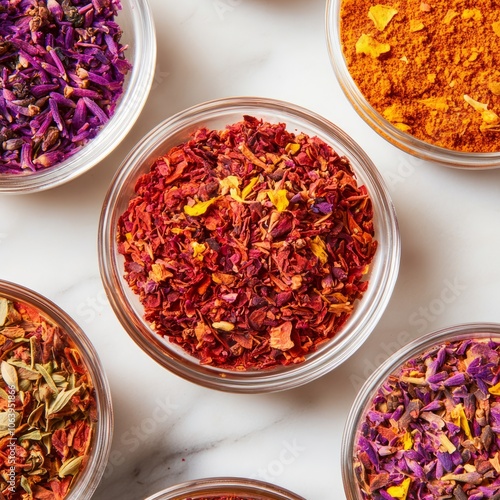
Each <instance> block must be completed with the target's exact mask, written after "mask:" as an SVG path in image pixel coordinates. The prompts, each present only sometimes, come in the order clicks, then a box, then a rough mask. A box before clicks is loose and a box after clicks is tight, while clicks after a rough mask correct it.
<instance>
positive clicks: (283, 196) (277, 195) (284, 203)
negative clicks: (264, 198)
mask: <svg viewBox="0 0 500 500" xmlns="http://www.w3.org/2000/svg"><path fill="white" fill-rule="evenodd" d="M287 194H288V192H287V190H286V189H278V190H277V191H268V192H267V195H268V196H269V199H270V200H271V203H272V204H273V205H274V206H275V207H276V209H277V210H278V212H283V211H284V210H286V209H287V207H288V205H289V203H290V202H289V201H288V198H287Z"/></svg>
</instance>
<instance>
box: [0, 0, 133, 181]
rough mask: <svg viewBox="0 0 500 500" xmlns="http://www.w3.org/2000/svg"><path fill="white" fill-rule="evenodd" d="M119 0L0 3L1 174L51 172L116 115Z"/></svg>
mask: <svg viewBox="0 0 500 500" xmlns="http://www.w3.org/2000/svg"><path fill="white" fill-rule="evenodd" d="M120 9H121V3H120V0H78V1H77V0H62V1H61V0H47V1H45V0H15V1H12V0H0V174H2V173H10V174H18V173H29V172H34V171H38V170H43V169H46V168H48V167H52V166H54V165H56V164H58V163H60V162H62V161H64V160H65V159H67V158H68V157H70V156H71V155H73V154H74V153H76V152H77V151H78V150H79V149H81V147H82V146H84V145H85V144H86V143H87V142H88V141H89V140H90V139H92V138H94V137H95V136H96V135H97V133H98V132H99V130H101V128H102V127H103V126H104V125H105V124H106V123H107V122H108V120H109V118H110V117H111V116H112V115H113V114H114V112H115V109H116V105H117V102H118V99H119V98H120V96H121V95H122V93H123V85H124V80H125V76H126V75H127V73H128V72H129V70H130V68H131V65H130V63H129V62H128V61H127V60H126V58H125V55H124V53H125V50H126V46H124V45H122V44H121V43H120V39H121V35H122V31H121V28H120V26H119V25H118V24H117V23H116V21H115V16H116V15H117V13H118V11H119V10H120Z"/></svg>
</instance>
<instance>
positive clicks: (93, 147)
mask: <svg viewBox="0 0 500 500" xmlns="http://www.w3.org/2000/svg"><path fill="white" fill-rule="evenodd" d="M120 2H121V5H122V10H121V11H119V12H118V19H119V18H120V16H123V15H124V12H125V9H126V13H127V18H128V22H129V23H131V25H133V35H132V37H133V39H132V41H133V43H134V58H133V68H132V71H131V72H130V73H129V76H128V77H127V78H128V81H126V84H125V88H124V94H123V96H122V97H121V98H120V101H119V102H118V105H117V107H116V110H115V112H114V114H113V116H111V118H110V120H109V121H108V123H107V124H106V125H105V126H104V127H103V128H102V130H100V131H99V133H98V134H97V136H96V137H94V139H92V140H91V141H89V142H88V143H87V144H85V146H83V148H82V149H81V150H80V151H78V152H76V153H75V154H74V155H73V156H71V157H69V158H68V159H66V160H64V161H63V162H61V163H59V164H58V165H54V166H53V167H50V168H48V169H46V170H40V171H37V172H33V173H28V174H1V175H0V193H4V194H27V193H35V192H39V191H44V190H47V189H51V188H54V187H56V186H59V185H62V184H65V183H66V182H69V181H71V180H72V179H75V178H77V177H79V176H80V175H82V174H84V173H85V172H87V171H88V170H90V169H91V168H93V167H94V166H96V165H97V164H98V163H99V162H100V161H102V160H103V159H104V158H105V157H106V156H108V155H109V154H110V153H111V152H112V151H113V150H114V149H115V148H116V147H117V146H118V144H119V143H120V142H121V141H122V140H123V139H124V138H125V136H126V135H127V134H128V132H129V131H130V129H131V128H132V126H133V125H134V123H135V122H136V120H137V118H138V117H139V115H140V113H141V111H142V109H143V108H144V105H145V103H146V100H147V98H148V95H149V91H150V89H151V85H152V83H153V78H154V72H155V69H156V52H157V46H156V33H155V25H154V21H153V14H152V11H151V7H150V5H149V0H120ZM125 35H126V34H124V37H125ZM128 36H130V35H128ZM129 45H130V44H129ZM138 55H139V57H138Z"/></svg>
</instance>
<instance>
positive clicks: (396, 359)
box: [341, 323, 500, 500]
mask: <svg viewBox="0 0 500 500" xmlns="http://www.w3.org/2000/svg"><path fill="white" fill-rule="evenodd" d="M490 339H491V340H494V341H495V342H497V343H499V342H500V324H496V323H467V324H461V325H457V326H452V327H448V328H444V329H442V330H438V331H436V332H431V333H428V334H426V335H424V336H422V337H421V338H419V339H416V340H414V341H412V342H410V343H409V344H407V345H406V346H405V347H403V348H401V349H400V350H399V351H397V352H396V353H394V354H393V355H392V356H391V357H390V358H389V359H387V360H386V361H385V362H384V363H383V364H382V365H380V366H379V367H378V368H377V370H375V372H374V373H373V374H372V375H371V376H370V377H369V378H368V379H367V380H366V382H365V383H364V385H363V387H362V388H361V390H360V392H359V393H358V395H357V397H356V399H355V401H354V403H353V405H352V407H351V410H350V412H349V415H348V417H347V421H346V425H345V428H344V433H343V438H342V445H341V450H342V451H341V453H342V456H341V465H342V479H343V483H344V491H345V494H346V497H347V499H348V500H363V499H368V498H372V496H368V495H365V494H364V493H362V491H361V487H360V482H362V481H358V477H359V476H360V475H362V474H361V473H360V472H359V468H358V467H357V466H356V465H355V463H356V461H357V458H356V457H358V455H357V454H356V451H357V449H358V443H359V441H360V436H362V431H361V429H363V430H365V429H366V430H367V429H368V428H372V429H373V427H375V426H376V425H377V424H372V423H371V422H372V420H373V418H375V417H373V414H372V415H371V417H370V418H371V419H372V420H370V421H368V417H367V416H368V414H369V413H368V412H369V411H370V409H371V408H372V403H373V402H376V403H377V404H378V405H380V404H383V402H384V400H385V398H386V397H387V399H388V400H389V398H390V397H391V395H393V394H394V393H397V392H398V391H399V389H395V388H394V381H398V383H400V384H401V383H403V384H404V383H406V382H407V380H406V379H404V380H403V375H402V374H401V369H402V367H404V366H405V365H406V366H405V371H406V370H407V367H408V365H407V363H409V362H410V360H413V359H414V358H417V359H420V358H419V356H420V355H421V354H425V353H429V352H431V353H432V355H433V356H434V358H433V359H436V358H437V357H438V356H440V354H439V355H438V354H437V353H438V352H439V350H440V348H441V346H443V345H444V344H447V345H450V343H454V342H462V341H467V340H472V341H474V340H478V341H480V342H487V341H488V340H490ZM464 351H467V350H466V349H464ZM441 354H442V353H441ZM459 355H460V356H461V353H460V352H459ZM454 358H455V356H450V359H454ZM450 365H451V366H452V363H448V362H446V363H444V364H441V367H437V368H435V367H434V368H433V365H432V364H431V366H429V362H427V363H426V366H427V367H429V369H430V370H432V372H428V373H427V374H426V376H425V378H426V379H427V377H429V380H430V381H431V382H432V383H435V384H437V386H434V387H433V391H435V392H434V394H435V393H436V392H438V391H439V390H441V391H443V392H444V393H445V394H447V395H448V402H451V401H452V400H453V401H454V403H453V405H456V406H457V407H458V406H459V403H458V399H455V398H460V397H461V396H460V394H459V393H458V392H454V390H455V389H457V390H460V388H461V386H460V385H459V384H460V381H455V382H453V383H452V382H451V381H450V382H449V383H448V379H446V378H444V377H443V378H440V374H441V371H443V372H444V368H442V367H443V366H450ZM409 366H410V369H411V368H412V367H413V366H414V365H413V364H411V365H409ZM467 366H470V365H467ZM496 366H498V365H496ZM417 371H418V370H417ZM436 371H437V372H438V373H437V375H434V373H435V372H436ZM471 373H472V371H471ZM410 376H414V377H417V374H416V373H414V372H412V373H411V374H410ZM432 376H434V378H433V379H430V377H432ZM459 376H460V375H459ZM389 377H391V379H390V380H391V382H390V383H389ZM417 378H418V377H417ZM450 378H451V377H450ZM497 378H499V376H498V375H497ZM440 383H442V384H445V385H443V387H444V388H445V389H442V388H441V389H439V387H441V386H439V384H440ZM412 386H413V387H416V382H414V381H413V382H412ZM420 386H422V387H425V386H423V385H422V384H419V387H420ZM438 386H439V387H438ZM400 387H401V386H400ZM408 387H409V386H408ZM464 387H465V386H464ZM422 390H423V389H422ZM446 390H448V392H446ZM381 394H383V396H381ZM475 394H476V395H478V392H476V393H475ZM403 398H406V399H405V401H406V402H405V403H404V404H403V405H402V408H400V411H399V410H398V414H399V415H400V418H402V417H401V413H402V412H404V411H406V409H408V401H410V400H412V399H413V398H417V399H418V397H417V396H415V394H413V396H409V393H408V392H407V389H405V388H404V386H403V389H401V396H399V395H397V396H396V398H395V399H397V401H401V400H402V399H403ZM498 399H499V398H498V397H497V400H498ZM430 401H431V402H432V401H434V400H433V399H432V396H431V398H430ZM426 403H427V402H426V401H424V403H423V404H425V405H426V406H421V407H420V408H421V410H420V409H419V413H418V415H419V416H418V417H416V418H415V419H414V420H413V422H414V423H415V425H414V427H415V428H416V427H420V426H421V425H422V422H423V421H424V420H425V421H426V422H429V423H428V424H425V425H428V430H429V432H432V433H434V432H437V433H439V431H438V430H436V428H435V427H433V425H435V424H436V421H437V420H438V419H437V416H439V415H440V411H441V409H442V407H441V408H437V407H434V408H432V407H431V406H429V405H428V404H426ZM450 404H451V403H450ZM464 404H465V403H464ZM397 405H400V402H398V403H394V404H392V408H390V409H389V410H387V411H388V413H387V415H388V416H389V415H391V416H392V415H394V413H391V412H392V411H393V409H394V407H396V406H397ZM433 405H436V406H437V404H436V403H433ZM462 406H464V405H462ZM499 407H500V403H499ZM384 409H385V407H381V406H378V410H379V411H380V414H384ZM420 411H421V413H420ZM423 413H426V416H425V418H424V417H420V415H421V414H423ZM430 413H432V415H430V416H429V415H427V414H430ZM457 415H458V416H457ZM457 415H456V416H457V418H459V419H460V422H459V421H455V424H456V425H457V426H458V427H459V430H460V428H462V429H463V430H464V434H465V428H466V424H465V423H464V422H463V421H462V420H461V419H462V417H460V416H459V415H460V414H457ZM384 418H385V417H384ZM463 418H469V417H466V415H465V413H464V414H463ZM499 418H500V416H499ZM443 419H444V420H445V421H446V422H447V423H446V424H445V425H446V427H441V426H439V427H440V428H443V429H451V430H452V429H453V428H452V427H451V424H450V423H448V420H447V419H446V418H444V417H443ZM391 422H392V423H391V427H392V428H394V429H398V427H399V423H398V422H399V419H398V418H396V417H395V416H394V419H393V420H392V421H391ZM413 422H412V424H413ZM433 422H434V423H433ZM468 422H469V424H467V429H468V430H469V432H473V433H475V432H476V431H475V430H474V424H473V422H472V420H471V419H470V418H469V420H468ZM492 426H493V424H492ZM403 429H404V426H403ZM407 429H410V427H409V426H408V427H407ZM411 429H412V431H411V432H410V431H409V430H407V432H410V434H411V433H412V432H415V430H414V428H413V427H412V428H411ZM451 430H450V432H451ZM455 430H456V429H455ZM384 433H385V431H384ZM384 433H379V432H378V431H377V435H378V436H380V435H381V434H384ZM405 437H406V434H405ZM366 439H367V440H368V441H370V442H371V443H376V444H374V447H375V448H376V447H378V446H379V443H380V444H383V443H381V439H379V437H374V436H371V439H368V438H366ZM398 439H399V438H398ZM451 439H454V438H453V437H452V438H451ZM417 440H419V441H417ZM496 440H497V442H498V434H497V438H496ZM422 442H423V439H422V440H420V438H417V436H416V435H415V436H413V437H411V441H409V442H408V443H405V441H404V440H402V441H396V440H393V439H392V438H389V443H390V446H391V447H392V453H389V451H387V455H384V456H388V457H389V456H390V457H399V458H401V456H400V455H398V454H399V453H404V451H402V448H403V449H404V450H409V453H411V455H410V454H409V455H408V457H411V460H416V461H417V462H419V463H420V465H421V466H422V467H424V469H425V466H426V465H427V464H426V462H425V459H422V460H421V461H419V460H418V457H416V456H414V455H413V453H414V449H415V448H417V449H418V451H419V452H420V450H421V449H424V450H425V451H424V453H427V452H429V449H428V444H427V445H422V444H421V443H422ZM441 442H442V443H445V440H441ZM396 443H399V444H396ZM414 443H415V444H414ZM419 443H420V444H419ZM445 444H446V446H445V447H443V448H442V449H441V450H440V451H441V452H444V451H447V452H449V453H451V452H452V449H453V448H451V449H450V448H448V444H447V443H445ZM406 445H407V446H406ZM443 446H444V444H443ZM387 448H389V446H387ZM362 449H364V448H362ZM438 449H439V448H438ZM415 451H417V450H415ZM461 451H463V449H462V448H460V449H459V448H458V445H457V450H456V452H457V453H458V452H461ZM382 454H385V448H384V451H380V455H379V456H380V462H381V464H380V469H382V468H383V467H384V464H383V463H382V461H383V457H382ZM459 454H460V453H459ZM462 456H463V455H462ZM452 457H453V459H455V458H456V457H455V455H452ZM483 458H484V457H483ZM403 460H405V459H404V458H403ZM438 461H441V460H438ZM384 463H385V462H384ZM412 464H413V462H412ZM455 465H457V464H455ZM412 466H414V465H412ZM436 467H437V465H436ZM440 467H441V466H440ZM388 469H389V470H391V468H390V466H389V467H388ZM433 470H434V469H431V470H430V471H429V472H428V473H429V477H426V478H420V479H419V481H421V482H423V483H429V484H435V483H437V484H439V483H440V481H437V480H436V479H435V478H434V477H433V476H432V477H431V474H432V471H433ZM465 470H467V469H465ZM469 472H470V471H469ZM446 473H447V471H446V470H444V474H446ZM367 474H368V472H367ZM498 476H500V474H499V473H497V477H498ZM440 477H443V476H440ZM389 484H390V483H389ZM457 484H462V485H463V484H464V483H461V482H458V483H457ZM387 486H388V484H387V485H386V486H384V487H383V488H382V489H384V490H386V489H387ZM485 491H486V490H484V491H483V493H484V492H485ZM423 494H424V493H422V495H423ZM379 495H380V494H379ZM471 495H472V493H471ZM401 496H402V495H401ZM431 496H432V495H431ZM443 497H447V495H445V494H444V493H443ZM451 497H453V498H469V497H468V496H465V497H463V496H461V495H458V496H453V495H450V496H449V498H451ZM376 498H382V496H376ZM384 498H385V497H384ZM405 498H406V497H405ZM407 498H408V500H412V499H414V498H417V497H416V496H414V495H410V494H409V495H408V497H407ZM418 498H431V497H427V496H425V497H424V496H422V497H421V496H420V494H419V495H418ZM432 498H441V495H439V494H437V493H436V492H434V495H433V496H432ZM447 498H448V497H447ZM471 498H472V496H471ZM474 498H476V497H474ZM478 498H479V497H478ZM481 498H482V497H481ZM484 498H490V497H489V496H485V497H484Z"/></svg>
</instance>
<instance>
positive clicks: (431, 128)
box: [340, 0, 500, 153]
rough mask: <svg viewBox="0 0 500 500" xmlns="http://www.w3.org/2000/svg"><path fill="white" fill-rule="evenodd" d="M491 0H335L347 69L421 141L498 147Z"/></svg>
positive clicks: (470, 148)
mask: <svg viewBox="0 0 500 500" xmlns="http://www.w3.org/2000/svg"><path fill="white" fill-rule="evenodd" d="M499 11H500V4H499V2H498V0H476V1H474V2H470V1H462V0H446V1H445V0H405V1H400V0H390V1H386V2H383V3H380V4H379V3H374V2H372V1H371V0H342V3H341V14H340V29H341V43H342V50H343V52H344V55H345V58H346V62H347V66H348V69H349V72H350V74H351V76H352V77H353V79H354V81H355V82H356V84H357V86H358V87H359V89H360V91H361V93H362V94H363V95H364V96H365V98H366V99H367V101H368V102H369V103H370V104H371V105H372V106H373V107H374V108H375V109H376V110H377V111H378V112H379V113H380V114H381V115H383V116H384V117H385V118H386V119H387V120H388V121H389V122H391V123H392V124H393V125H394V126H395V127H397V128H399V129H400V130H402V131H404V132H407V133H409V134H411V135H413V136H415V137H416V138H418V139H421V140H423V141H425V142H428V143H431V144H435V145H437V146H441V147H444V148H447V149H452V150H458V151H466V152H478V153H479V152H498V151H500V141H499V139H500V71H499V69H498V68H499V65H500V51H499V50H498V44H499V42H500V16H499Z"/></svg>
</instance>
